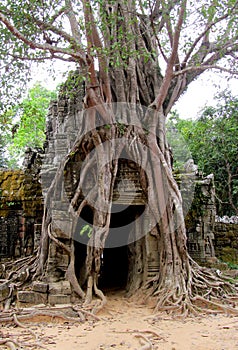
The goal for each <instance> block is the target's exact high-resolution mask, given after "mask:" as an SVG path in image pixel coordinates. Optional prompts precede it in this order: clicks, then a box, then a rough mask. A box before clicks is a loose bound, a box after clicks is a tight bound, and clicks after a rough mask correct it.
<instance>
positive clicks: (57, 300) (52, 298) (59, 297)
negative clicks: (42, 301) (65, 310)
mask: <svg viewBox="0 0 238 350" xmlns="http://www.w3.org/2000/svg"><path fill="white" fill-rule="evenodd" d="M70 301H71V298H70V295H65V294H50V295H49V297H48V302H49V304H50V305H56V304H69V303H70Z"/></svg>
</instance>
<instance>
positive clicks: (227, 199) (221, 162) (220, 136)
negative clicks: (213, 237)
mask: <svg viewBox="0 0 238 350" xmlns="http://www.w3.org/2000/svg"><path fill="white" fill-rule="evenodd" d="M217 101H218V104H217V106H216V107H205V108H204V110H203V112H202V114H201V116H200V118H199V119H197V120H182V119H179V118H178V117H176V118H174V119H173V120H172V121H171V123H173V124H174V126H175V127H176V128H177V129H178V130H179V132H180V133H181V134H182V136H183V137H184V139H185V140H186V143H187V145H188V147H189V149H190V151H191V154H192V157H193V159H194V161H195V163H196V164H197V165H198V167H199V170H201V171H202V172H203V173H204V174H205V175H208V174H211V173H213V174H214V177H215V187H216V196H217V210H218V214H219V215H235V214H236V215H237V208H238V195H237V194H238V166H237V160H238V143H237V140H238V108H237V107H238V98H237V97H233V96H232V95H231V94H230V93H229V92H227V91H225V92H223V93H222V94H220V95H219V96H218V97H217Z"/></svg>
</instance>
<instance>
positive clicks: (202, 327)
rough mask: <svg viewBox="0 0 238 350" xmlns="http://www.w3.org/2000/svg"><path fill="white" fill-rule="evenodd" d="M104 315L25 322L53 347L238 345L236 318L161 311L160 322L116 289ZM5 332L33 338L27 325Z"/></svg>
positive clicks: (221, 348)
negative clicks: (79, 321)
mask: <svg viewBox="0 0 238 350" xmlns="http://www.w3.org/2000/svg"><path fill="white" fill-rule="evenodd" d="M99 316H100V318H101V320H100V321H97V322H95V321H87V322H86V323H83V324H73V323H70V322H57V321H56V320H47V322H46V321H45V320H44V321H42V320H41V322H39V320H38V322H34V323H33V322H32V323H24V324H25V325H27V326H29V328H30V329H31V330H33V331H34V332H35V334H36V335H37V336H38V339H39V343H40V344H41V345H43V346H44V348H45V349H48V350H56V349H57V350H65V349H66V350H76V349H77V350H78V349H80V350H109V349H116V350H117V349H118V350H125V349H131V350H138V349H154V350H233V349H234V350H235V349H238V318H237V317H226V316H224V315H223V316H221V315H216V316H206V317H199V318H188V319H186V320H185V321H182V320H173V319H171V318H168V317H166V315H165V314H161V315H159V318H158V319H157V321H156V322H155V321H154V320H153V310H152V308H149V307H148V306H144V305H138V304H136V303H135V302H128V300H127V299H125V298H123V297H122V296H121V295H118V294H117V293H115V294H113V293H112V294H111V295H110V296H109V297H108V304H107V306H106V308H105V309H104V310H103V311H101V313H100V314H99ZM1 331H2V332H4V333H6V332H8V333H9V334H10V335H14V336H15V338H16V339H18V340H21V341H24V342H25V343H27V342H28V341H30V338H32V335H30V334H29V333H27V332H28V331H27V329H20V328H14V327H13V326H12V325H5V326H2V327H1V328H0V332H1ZM17 335H18V336H17ZM140 341H144V343H143V344H146V345H147V347H142V344H141V343H140ZM149 343H150V344H151V346H150V347H149V345H148V344H149ZM1 349H2V348H1ZM25 349H28V348H27V347H26V348H25ZM29 349H30V348H29ZM31 349H36V347H31ZM37 349H38V348H37Z"/></svg>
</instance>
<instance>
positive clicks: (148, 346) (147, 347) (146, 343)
mask: <svg viewBox="0 0 238 350" xmlns="http://www.w3.org/2000/svg"><path fill="white" fill-rule="evenodd" d="M135 337H136V338H139V339H140V343H141V345H142V346H141V347H140V348H139V349H138V350H152V349H153V345H152V343H151V342H150V340H149V339H148V338H147V337H145V336H144V335H142V334H135Z"/></svg>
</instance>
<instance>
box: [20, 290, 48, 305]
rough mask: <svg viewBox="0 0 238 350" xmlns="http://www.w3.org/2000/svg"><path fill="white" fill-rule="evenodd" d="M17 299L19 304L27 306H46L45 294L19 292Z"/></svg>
mask: <svg viewBox="0 0 238 350" xmlns="http://www.w3.org/2000/svg"><path fill="white" fill-rule="evenodd" d="M17 299H18V301H19V302H21V303H28V304H47V294H46V293H38V292H34V291H19V292H18V293H17Z"/></svg>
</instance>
